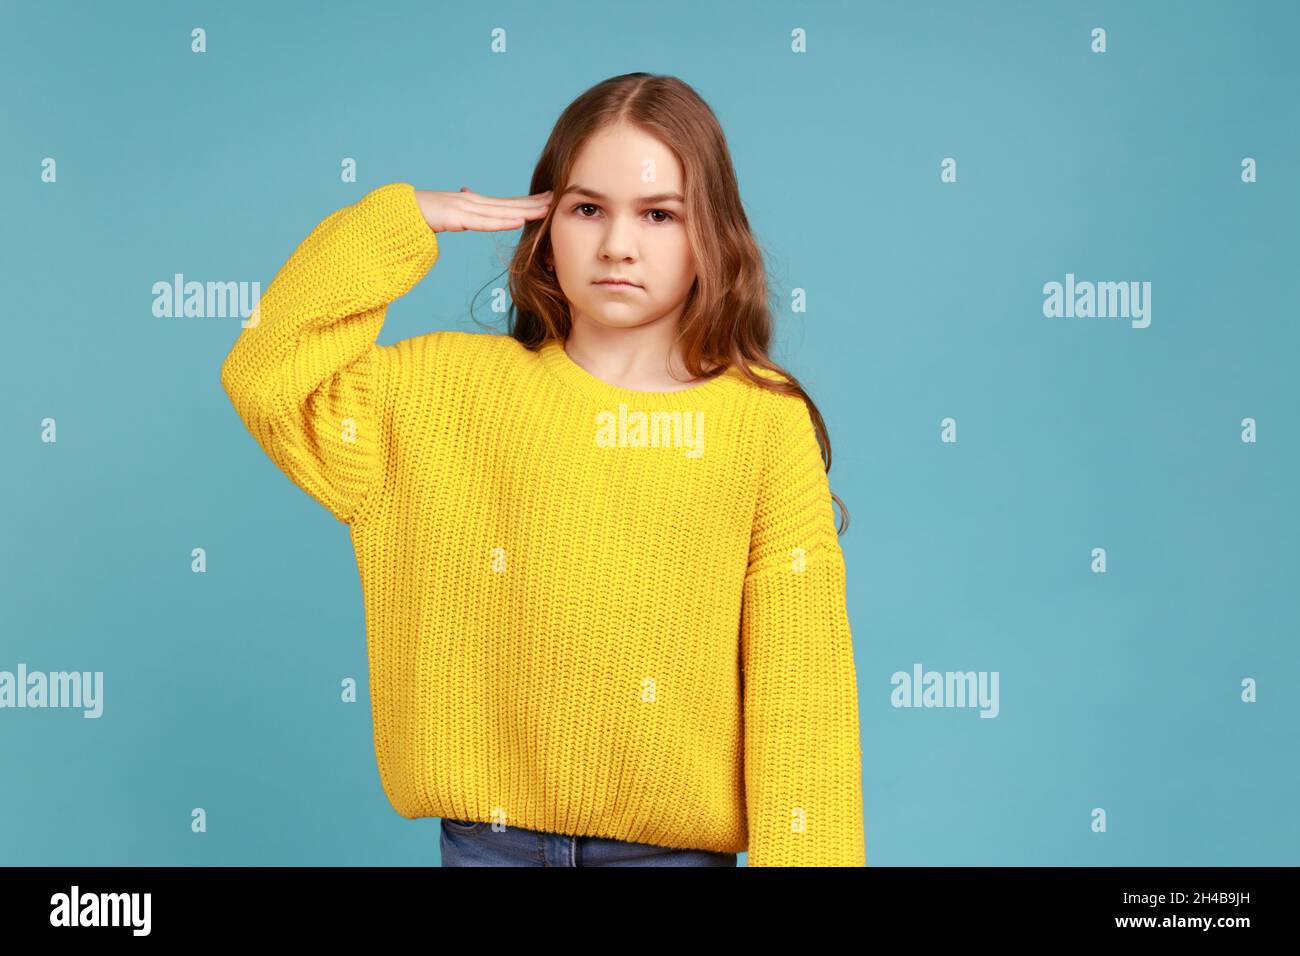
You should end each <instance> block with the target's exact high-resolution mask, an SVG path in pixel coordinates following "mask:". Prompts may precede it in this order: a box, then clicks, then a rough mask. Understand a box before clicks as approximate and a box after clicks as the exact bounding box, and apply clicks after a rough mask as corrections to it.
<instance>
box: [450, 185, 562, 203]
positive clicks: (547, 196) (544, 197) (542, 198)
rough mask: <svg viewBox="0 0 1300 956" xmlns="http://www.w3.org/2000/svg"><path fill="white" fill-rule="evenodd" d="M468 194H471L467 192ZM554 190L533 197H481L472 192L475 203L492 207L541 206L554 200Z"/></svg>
mask: <svg viewBox="0 0 1300 956" xmlns="http://www.w3.org/2000/svg"><path fill="white" fill-rule="evenodd" d="M466 192H469V191H468V190H466ZM553 192H554V190H550V189H548V190H546V192H544V193H535V194H533V195H532V196H509V197H501V196H480V195H479V194H478V193H474V192H470V193H469V195H470V196H472V197H473V199H474V201H475V202H480V203H485V204H487V205H491V206H513V207H519V206H539V205H545V204H546V203H548V202H550V201H551V199H552V193H553Z"/></svg>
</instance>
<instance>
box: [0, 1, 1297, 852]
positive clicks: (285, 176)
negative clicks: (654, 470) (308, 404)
mask: <svg viewBox="0 0 1300 956" xmlns="http://www.w3.org/2000/svg"><path fill="white" fill-rule="evenodd" d="M196 26H201V27H203V28H204V29H206V31H207V52H206V53H202V54H196V53H193V52H191V49H190V45H191V38H190V31H191V29H192V28H193V27H196ZM1097 26H1101V27H1104V28H1105V29H1106V30H1107V45H1108V52H1106V53H1104V54H1096V53H1093V52H1091V49H1090V48H1091V30H1092V28H1094V27H1097ZM496 27H502V28H505V29H506V31H507V43H508V46H507V51H508V52H507V53H505V54H493V53H492V52H491V49H490V41H491V31H492V29H493V28H496ZM796 27H802V28H804V29H806V30H807V32H808V52H807V53H805V54H795V53H792V52H791V49H790V32H791V30H792V29H793V28H796ZM1298 30H1300V7H1298V5H1296V4H1293V3H1280V2H1279V3H1262V2H1260V3H1245V4H1232V3H1227V2H1223V3H1210V2H1204V3H1186V2H1180V3H1174V2H1164V3H1154V2H1145V3H1142V4H1131V3H1120V2H1114V3H1088V4H1079V3H1069V2H1060V3H1031V2H1019V3H1009V2H1008V3H980V4H971V3H959V2H952V3H922V2H915V0H909V2H901V0H900V2H889V3H849V2H843V3H799V4H794V3H743V4H742V3H713V4H701V3H695V2H692V3H678V2H666V0H661V2H657V3H655V4H652V5H650V6H647V5H645V4H630V3H629V4H626V5H616V4H609V3H568V2H566V3H557V4H535V3H531V2H518V3H468V2H465V3H460V4H437V5H432V4H427V3H415V2H411V3H389V4H376V5H373V6H371V7H359V6H357V5H356V4H342V3H339V4H319V3H314V2H313V3H306V2H298V3H279V4H253V3H247V2H245V3H222V4H198V3H192V4H183V3H162V2H152V3H131V4H114V5H101V4H94V3H85V4H69V3H53V4H49V3H42V4H37V3H30V2H28V3H22V4H17V3H7V4H6V5H5V8H4V13H3V27H2V28H0V52H2V53H3V55H0V75H2V78H3V85H4V89H5V91H6V95H5V100H6V111H5V116H4V118H3V124H4V125H3V129H2V134H3V135H2V136H0V140H2V141H3V147H0V178H2V183H0V185H2V188H3V196H4V209H5V212H4V215H3V216H2V217H0V256H2V257H3V261H4V263H5V266H6V273H7V275H6V280H7V281H6V282H5V287H6V303H5V306H6V311H7V315H6V321H5V323H4V329H5V335H6V339H7V341H6V343H5V348H4V349H3V362H4V369H3V375H0V388H2V389H3V403H2V406H0V407H2V408H3V414H0V445H2V446H3V448H4V449H5V464H6V467H4V468H3V469H0V483H2V484H0V489H3V492H4V494H5V496H6V500H8V501H9V502H10V513H9V515H8V518H7V527H6V530H5V534H4V541H5V547H4V549H3V567H2V568H0V572H2V573H0V597H2V598H3V608H2V609H0V621H2V623H0V670H9V671H16V669H17V667H18V665H19V663H20V662H21V663H26V665H27V667H28V669H29V670H44V671H51V670H79V671H103V672H104V674H105V677H104V682H105V710H104V715H103V716H102V717H101V718H99V719H98V720H87V719H83V717H82V716H81V713H80V711H76V710H53V709H48V710H28V709H24V710H0V753H2V754H3V759H4V765H5V778H6V779H5V785H4V786H3V787H0V820H4V821H5V825H4V826H3V827H0V863H3V864H51V865H53V864H60V865H61V864H128V865H144V864H218V865H229V864H339V863H342V864H397V865H427V864H433V863H436V862H437V822H436V821H435V820H429V819H426V820H420V821H415V822H412V821H407V820H404V819H402V818H401V817H399V816H398V815H397V814H396V813H394V812H393V810H392V809H391V807H390V806H389V804H388V802H387V800H386V798H385V797H384V794H383V791H382V789H381V786H380V781H379V777H378V773H377V769H376V766H375V758H374V747H373V738H372V730H371V717H370V709H369V700H368V697H367V696H366V691H367V662H366V650H365V635H364V618H363V608H362V600H361V590H360V582H359V579H358V576H357V571H356V565H355V560H354V557H353V554H352V551H351V546H350V542H349V540H348V532H347V529H346V528H345V527H344V526H343V525H340V524H338V523H337V522H336V521H334V519H333V518H331V517H330V516H329V515H328V514H327V513H326V512H325V511H324V510H323V509H321V508H320V506H319V505H318V504H316V502H314V501H312V500H311V499H310V498H309V497H308V496H307V495H305V494H304V493H302V492H301V491H299V490H297V489H296V488H294V487H293V486H292V485H291V484H290V483H289V482H288V480H287V479H286V478H285V477H284V476H283V475H281V474H280V473H279V472H278V471H277V470H276V469H275V468H274V466H273V465H272V463H271V462H270V461H269V460H268V459H267V458H266V457H265V456H264V455H263V454H262V453H261V451H260V449H258V447H257V446H256V444H255V443H254V441H253V440H252V438H251V436H250V435H249V434H248V433H247V431H245V430H244V428H243V425H242V424H241V422H240V421H239V419H238V417H237V415H236V414H235V412H234V410H233V408H232V407H231V406H230V403H229V401H228V399H227V398H226V396H225V394H224V392H223V391H222V389H221V384H220V381H219V367H220V363H221V361H222V360H223V359H224V357H225V355H226V353H227V352H228V350H229V348H230V346H231V345H232V344H233V342H234V339H235V337H236V335H237V334H238V331H239V319H238V318H213V317H208V318H157V317H155V316H154V315H153V314H152V305H153V293H152V292H151V288H152V285H153V283H155V282H157V281H164V282H169V281H170V280H171V277H172V276H173V274H174V273H177V272H181V273H184V275H185V276H186V278H187V279H193V280H198V281H202V282H206V281H250V282H252V281H258V282H261V283H262V288H263V289H265V287H266V285H267V284H268V283H269V281H270V279H271V278H272V276H273V275H274V273H275V272H276V271H277V270H278V268H279V266H280V265H281V264H282V263H283V262H284V260H285V259H286V258H287V257H288V255H289V253H290V252H291V251H292V250H293V248H294V247H295V245H296V244H297V242H298V241H299V240H301V239H302V238H303V237H304V236H305V235H306V234H307V233H308V232H309V231H310V229H311V228H312V226H314V225H315V224H316V223H317V222H318V221H319V220H320V219H321V218H323V217H324V216H325V215H326V214H327V213H329V212H331V211H333V210H334V209H337V208H339V207H340V206H342V205H344V204H347V203H350V202H353V201H355V200H356V199H358V198H360V197H361V196H362V195H364V194H365V193H366V192H368V191H369V190H371V189H373V188H375V187H376V186H379V185H382V184H384V183H387V182H396V181H402V182H412V183H414V184H415V185H416V186H417V188H422V189H446V190H455V189H458V188H459V187H460V186H462V185H467V186H469V187H470V188H471V189H474V190H476V191H478V192H481V193H485V194H490V195H519V194H522V193H525V192H526V191H527V187H528V180H529V175H530V173H531V170H532V165H533V163H534V161H535V159H536V156H537V154H538V153H539V151H540V149H541V147H542V145H543V143H544V142H545V139H546V136H547V135H548V133H549V131H550V128H551V125H552V124H553V123H554V121H555V119H556V118H557V117H558V115H559V113H560V111H561V110H562V109H563V108H564V106H565V105H566V104H567V103H568V102H569V101H570V100H571V99H572V98H573V97H575V96H576V95H578V94H579V93H580V92H581V91H582V90H584V89H586V88H587V87H588V86H590V85H592V84H593V83H596V82H598V81H599V80H601V79H604V78H605V77H608V76H611V75H614V74H618V73H624V72H629V71H633V70H647V71H650V72H656V73H671V74H675V75H678V76H680V77H682V78H683V79H684V80H686V81H687V82H688V83H690V84H692V85H693V86H694V87H695V88H696V89H697V90H698V91H699V92H700V93H701V95H703V96H704V98H705V99H706V100H707V101H709V103H710V104H711V105H712V106H713V108H714V109H715V111H716V112H717V114H718V116H719V118H720V120H721V122H722V124H723V127H724V129H725V131H726V133H727V136H728V138H729V143H730V147H731V150H732V153H733V157H734V160H735V164H736V168H737V171H738V174H739V178H740V184H741V190H742V195H743V197H744V199H745V202H746V207H747V211H748V214H749V216H750V219H751V224H752V226H753V228H754V231H755V234H756V236H757V237H758V239H759V241H760V243H761V244H762V246H763V248H764V250H765V252H766V253H767V254H768V256H769V265H770V268H771V276H772V281H773V283H774V288H775V289H776V290H778V291H780V292H782V293H783V294H784V293H788V291H789V290H791V289H794V288H801V289H805V290H806V291H807V297H808V311H807V312H806V313H797V314H791V312H790V308H789V304H788V303H789V299H788V297H787V298H786V299H784V302H785V303H786V304H785V307H784V309H783V312H782V314H781V315H780V316H779V317H778V327H779V328H780V332H779V336H778V338H779V342H778V345H777V347H776V348H775V350H774V357H775V358H776V360H777V361H778V362H780V363H781V364H783V365H784V366H786V367H787V368H789V369H790V370H791V371H793V372H794V373H795V374H796V375H797V376H798V377H799V378H800V379H801V381H803V382H804V383H805V384H806V385H807V386H808V387H809V390H810V392H811V394H812V397H813V399H814V400H815V401H816V402H817V403H818V406H819V407H820V409H821V410H822V412H823V414H824V415H825V416H826V421H827V425H828V427H829V429H830V434H831V439H832V447H833V452H834V467H833V468H832V470H831V476H830V477H831V486H832V489H833V490H834V491H835V492H836V493H837V494H839V496H840V497H841V498H842V499H844V500H845V502H846V503H847V504H848V507H849V510H850V513H851V516H852V526H851V528H850V529H849V531H848V533H847V534H846V535H845V536H844V538H843V539H842V544H843V547H844V552H845V557H846V561H847V565H848V574H849V613H850V620H851V622H852V626H853V631H854V637H855V647H856V660H857V669H858V677H859V682H860V684H859V695H860V713H861V722H862V735H863V742H862V750H863V786H864V796H865V812H866V825H867V861H868V863H869V864H871V865H873V866H889V865H931V864H958V865H967V864H970V865H976V864H993V865H1021V864H1049V865H1055V864H1061V865H1066V864H1068V865H1098V864H1120V865H1137V864H1151V865H1176V866H1188V865H1202V864H1208V865H1228V864H1267V865H1284V864H1285V865H1293V864H1297V863H1300V823H1297V819H1298V817H1297V813H1296V808H1297V806H1298V805H1300V773H1298V771H1297V759H1296V758H1297V751H1298V748H1297V745H1298V744H1300V702H1298V698H1297V695H1296V687H1297V683H1298V682H1300V653H1297V649H1296V647H1297V645H1296V640H1297V587H1296V582H1295V575H1296V570H1297V562H1296V557H1295V556H1296V545H1297V541H1300V533H1298V532H1300V527H1298V525H1300V520H1298V514H1300V511H1298V509H1297V508H1296V505H1295V489H1296V475H1297V464H1298V460H1297V452H1296V449H1297V442H1298V441H1300V435H1297V424H1298V422H1300V400H1298V399H1297V389H1296V372H1295V366H1296V357H1297V355H1298V354H1300V350H1298V347H1300V333H1298V332H1297V321H1296V320H1297V314H1296V302H1297V294H1298V293H1300V270H1298V269H1297V264H1296V263H1297V226H1296V213H1297V210H1298V209H1300V202H1298V200H1300V187H1298V186H1297V182H1298V178H1297V175H1296V166H1297V160H1298V159H1300V110H1298V109H1297V100H1296V93H1297V90H1300V67H1298V66H1297V63H1300V58H1297V57H1296V55H1295V50H1294V38H1295V37H1296V36H1297V32H1298ZM47 156H48V157H53V158H55V159H56V160H57V162H58V181H57V183H54V184H50V183H43V182H42V181H41V178H40V172H41V161H42V159H43V158H44V157H47ZM1248 156H1249V157H1253V158H1254V159H1255V160H1256V161H1257V163H1258V176H1259V181H1258V182H1256V183H1252V184H1246V183H1243V182H1242V181H1241V161H1242V159H1243V158H1244V157H1248ZM344 157H354V158H355V159H356V160H357V163H358V169H359V174H358V180H359V181H358V182H356V183H344V182H341V181H340V162H341V160H342V159H343V158H344ZM945 157H953V158H955V159H956V160H957V164H958V181H957V182H956V183H943V182H941V181H940V163H941V162H942V160H943V159H944V158H945ZM517 236H518V233H502V234H499V235H495V236H494V235H490V234H481V233H475V234H469V233H467V234H464V235H458V236H456V237H454V238H452V239H450V240H449V241H447V242H446V246H445V249H444V252H443V257H442V259H441V260H440V263H439V267H438V270H437V271H436V273H434V274H433V276H432V278H431V279H429V280H427V281H425V282H423V283H421V284H420V285H419V286H418V287H417V288H416V289H415V290H413V291H412V292H411V293H410V294H409V295H408V296H406V297H405V298H403V299H402V300H401V301H399V302H398V303H397V304H396V305H394V306H393V307H392V309H391V310H390V312H389V318H388V321H387V324H386V326H385V328H384V330H383V334H382V335H381V337H380V341H381V342H382V343H385V344H387V343H391V342H395V341H397V340H399V339H402V338H407V337H409V336H412V335H418V334H422V333H424V332H427V331H432V330H434V329H439V328H467V329H475V328H482V327H483V326H478V325H476V324H475V323H474V322H473V321H472V320H471V319H470V304H471V299H473V298H474V295H475V293H476V292H479V290H480V289H483V288H484V287H487V288H490V287H491V286H492V285H502V284H503V281H504V280H503V278H502V277H501V275H500V273H501V268H502V263H503V262H504V259H503V258H501V257H504V256H505V255H506V254H508V251H509V250H508V245H509V243H510V242H513V241H514V240H515V239H516V238H517ZM1067 272H1073V273H1074V274H1075V276H1076V279H1078V280H1080V281H1083V280H1092V281H1107V280H1113V281H1128V280H1133V281H1149V282H1151V284H1152V315H1151V319H1152V321H1151V325H1150V327H1149V328H1146V329H1134V328H1132V327H1131V326H1130V323H1129V322H1128V321H1127V320H1117V319H1105V318H1082V319H1081V318H1047V317H1044V315H1043V311H1042V304H1043V291H1042V287H1043V284H1044V283H1045V282H1050V281H1057V282H1064V280H1065V274H1066V273H1067ZM474 315H475V316H477V317H478V318H479V319H480V320H481V321H482V322H485V323H494V326H493V327H494V328H495V329H496V330H497V331H501V330H504V323H503V321H502V317H501V316H499V315H494V314H492V313H491V312H490V310H489V299H488V296H487V294H486V293H484V294H481V295H479V297H478V299H477V302H476V303H475V308H474ZM47 416H50V417H53V418H55V419H57V421H58V442H57V444H46V443H42V442H41V441H40V422H41V420H42V419H43V418H45V417H47ZM950 416H951V417H953V418H955V419H956V421H957V427H958V441H957V442H956V443H955V444H952V443H943V442H941V441H940V422H941V420H942V419H944V418H946V417H950ZM1246 417H1251V418H1254V419H1256V421H1257V422H1258V442H1257V443H1255V444H1247V443H1243V442H1242V441H1241V438H1240V434H1241V420H1242V419H1243V418H1246ZM195 547H202V548H204V549H206V551H207V561H208V564H207V571H206V573H203V574H195V573H192V572H191V570H190V564H191V556H190V552H191V549H192V548H195ZM1094 547H1104V548H1105V549H1106V551H1107V562H1108V570H1107V573H1105V574H1094V573H1092V571H1091V570H1090V563H1091V551H1092V549H1093V548H1094ZM915 662H920V663H921V664H922V665H923V666H924V667H925V668H926V669H934V670H939V671H949V670H961V671H967V670H974V671H997V672H998V673H999V675H1000V685H1001V686H1000V693H1001V700H1000V707H1001V712H1000V714H999V715H998V716H997V717H996V718H995V719H981V718H980V717H979V716H978V713H977V711H975V710H974V709H960V708H939V709H899V708H895V707H893V706H892V705H891V690H892V686H891V683H890V677H891V675H892V674H893V673H894V672H895V671H900V670H901V671H908V672H910V671H911V669H912V665H913V663H915ZM345 677H352V678H354V679H355V680H356V681H357V684H358V687H359V694H360V698H359V700H358V702H357V703H355V704H352V705H347V704H343V703H341V702H340V700H339V683H340V681H341V680H342V679H344V678H345ZM1246 677H1251V678H1254V679H1255V680H1256V681H1257V682H1258V687H1259V699H1258V702H1256V703H1244V702H1242V700H1241V681H1242V680H1243V678H1246ZM193 807H203V808H205V809H206V810H207V813H208V819H207V825H208V830H207V832H206V833H202V834H194V833H192V832H191V829H190V811H191V808H193ZM1094 807H1102V808H1104V809H1105V810H1106V813H1107V830H1106V832H1104V833H1096V832H1093V831H1092V829H1091V816H1090V814H1091V811H1092V809H1093V808H1094ZM743 859H744V858H743V856H742V860H743Z"/></svg>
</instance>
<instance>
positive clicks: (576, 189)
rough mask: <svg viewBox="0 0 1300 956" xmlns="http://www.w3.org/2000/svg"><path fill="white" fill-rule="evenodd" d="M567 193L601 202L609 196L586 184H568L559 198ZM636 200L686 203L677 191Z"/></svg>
mask: <svg viewBox="0 0 1300 956" xmlns="http://www.w3.org/2000/svg"><path fill="white" fill-rule="evenodd" d="M569 193H577V194H578V195H580V196H586V197H588V198H589V199H599V200H601V201H602V202H608V201H609V197H608V196H603V195H601V194H600V193H598V192H596V191H595V190H594V189H588V188H587V187H586V186H570V187H569V188H568V189H566V190H565V191H564V192H562V193H560V198H564V197H565V196H567V195H568V194H569ZM638 202H643V203H645V202H679V203H681V204H682V205H685V204H686V200H685V199H683V198H682V197H681V195H680V194H679V193H656V194H655V195H653V196H642V197H641V198H640V199H639V200H638Z"/></svg>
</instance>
